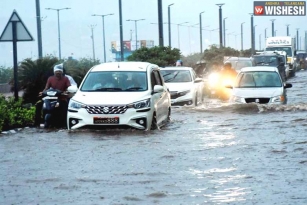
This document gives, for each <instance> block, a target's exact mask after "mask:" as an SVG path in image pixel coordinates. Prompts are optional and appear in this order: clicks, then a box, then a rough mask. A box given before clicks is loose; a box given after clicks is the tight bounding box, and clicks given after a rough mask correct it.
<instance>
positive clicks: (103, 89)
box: [95, 88, 122, 91]
mask: <svg viewBox="0 0 307 205" xmlns="http://www.w3.org/2000/svg"><path fill="white" fill-rule="evenodd" d="M95 91H122V89H121V88H97V89H96V90H95Z"/></svg>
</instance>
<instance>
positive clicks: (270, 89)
mask: <svg viewBox="0 0 307 205" xmlns="http://www.w3.org/2000/svg"><path fill="white" fill-rule="evenodd" d="M227 87H228V88H231V89H232V94H231V97H230V99H229V101H230V102H231V103H259V104H286V103H287V93H286V88H291V87H292V84H289V83H283V82H282V79H281V77H280V75H279V73H278V68H276V67H269V66H257V67H246V68H242V69H241V71H240V72H239V74H238V76H237V78H236V80H235V83H234V85H233V86H230V85H228V86H227Z"/></svg>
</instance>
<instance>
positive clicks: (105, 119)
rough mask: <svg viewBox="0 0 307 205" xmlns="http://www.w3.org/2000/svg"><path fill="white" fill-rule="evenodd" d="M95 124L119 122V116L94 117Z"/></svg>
mask: <svg viewBox="0 0 307 205" xmlns="http://www.w3.org/2000/svg"><path fill="white" fill-rule="evenodd" d="M93 120H94V124H119V117H94V119H93Z"/></svg>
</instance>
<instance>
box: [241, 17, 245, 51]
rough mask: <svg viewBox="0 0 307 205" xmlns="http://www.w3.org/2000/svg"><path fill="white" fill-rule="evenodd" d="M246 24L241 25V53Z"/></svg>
mask: <svg viewBox="0 0 307 205" xmlns="http://www.w3.org/2000/svg"><path fill="white" fill-rule="evenodd" d="M244 23H245V22H242V23H241V51H243V24H244Z"/></svg>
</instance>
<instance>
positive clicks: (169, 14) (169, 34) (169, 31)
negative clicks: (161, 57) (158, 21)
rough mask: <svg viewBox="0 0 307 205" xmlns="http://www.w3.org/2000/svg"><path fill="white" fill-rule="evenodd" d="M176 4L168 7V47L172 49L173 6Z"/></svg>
mask: <svg viewBox="0 0 307 205" xmlns="http://www.w3.org/2000/svg"><path fill="white" fill-rule="evenodd" d="M172 5H174V4H170V5H168V46H169V47H170V48H171V47H172V39H171V38H172V37H171V36H172V35H171V6H172Z"/></svg>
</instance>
